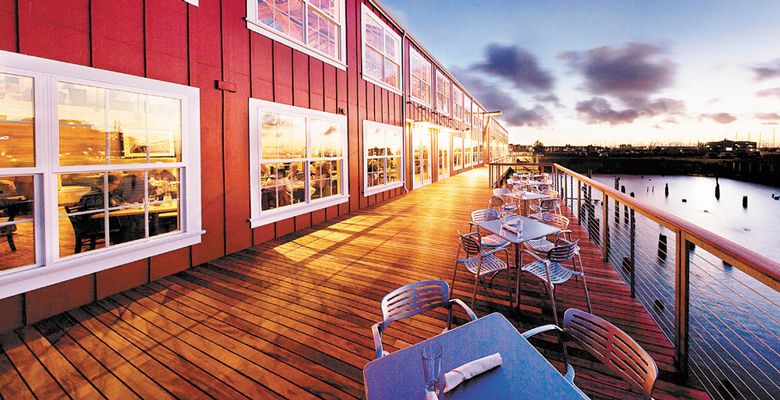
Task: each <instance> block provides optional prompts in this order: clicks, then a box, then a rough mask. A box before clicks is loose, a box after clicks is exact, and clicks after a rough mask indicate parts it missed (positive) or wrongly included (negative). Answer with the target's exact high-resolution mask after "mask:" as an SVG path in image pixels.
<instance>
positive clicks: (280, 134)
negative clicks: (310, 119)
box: [260, 113, 306, 160]
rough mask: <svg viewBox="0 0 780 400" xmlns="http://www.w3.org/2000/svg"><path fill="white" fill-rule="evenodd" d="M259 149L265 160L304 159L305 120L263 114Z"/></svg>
mask: <svg viewBox="0 0 780 400" xmlns="http://www.w3.org/2000/svg"><path fill="white" fill-rule="evenodd" d="M260 120H261V121H262V126H261V128H260V148H261V149H262V150H261V152H262V157H263V159H265V160H272V159H287V158H305V157H306V119H305V118H303V117H293V116H289V115H282V114H275V113H263V114H261V118H260Z"/></svg>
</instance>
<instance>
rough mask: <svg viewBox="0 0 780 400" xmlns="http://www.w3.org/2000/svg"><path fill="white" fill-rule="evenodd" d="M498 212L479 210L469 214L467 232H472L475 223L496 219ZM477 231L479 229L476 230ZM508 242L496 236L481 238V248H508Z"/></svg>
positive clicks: (490, 209) (489, 209) (487, 209)
mask: <svg viewBox="0 0 780 400" xmlns="http://www.w3.org/2000/svg"><path fill="white" fill-rule="evenodd" d="M498 217H499V216H498V211H496V210H494V209H492V208H480V209H479V210H474V211H472V212H471V222H469V226H470V227H469V231H472V230H473V229H474V227H475V226H477V223H479V222H482V221H491V220H494V219H498ZM477 229H479V228H477ZM508 245H509V241H508V240H506V239H504V238H502V237H501V236H499V235H496V234H490V235H487V236H482V247H488V248H491V249H492V248H496V247H504V246H508Z"/></svg>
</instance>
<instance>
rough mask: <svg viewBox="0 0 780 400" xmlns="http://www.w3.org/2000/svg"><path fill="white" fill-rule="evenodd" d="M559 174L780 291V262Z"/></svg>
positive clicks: (590, 182)
mask: <svg viewBox="0 0 780 400" xmlns="http://www.w3.org/2000/svg"><path fill="white" fill-rule="evenodd" d="M554 166H555V168H556V169H557V170H558V171H561V172H563V173H565V174H567V175H570V176H572V177H574V178H575V179H577V180H578V181H580V182H582V183H585V184H587V185H590V186H592V187H593V188H596V189H598V190H600V191H601V192H602V193H603V194H606V195H607V196H609V197H610V198H612V199H616V200H618V201H620V202H621V203H623V204H625V205H628V206H630V207H631V208H633V209H634V210H636V211H637V212H639V213H640V214H642V215H644V216H646V217H647V218H649V219H651V220H653V221H655V222H657V223H659V224H661V225H663V226H664V227H666V228H667V229H669V230H672V231H675V232H677V231H681V232H684V233H685V236H686V238H687V239H688V240H689V241H690V242H691V243H694V244H696V245H697V246H700V247H702V249H704V250H705V251H707V252H709V253H711V254H713V255H715V256H716V257H719V258H720V259H722V260H724V261H726V262H728V263H729V264H731V265H733V266H734V267H736V268H737V269H739V270H741V271H743V272H745V273H746V274H748V275H750V276H751V277H753V278H755V279H758V280H759V281H760V282H762V283H764V284H765V285H767V286H769V287H770V288H772V289H774V290H775V291H780V263H778V262H776V261H773V260H770V259H769V258H767V257H764V256H763V255H761V254H758V253H756V252H755V251H753V250H750V249H747V248H745V247H744V246H741V245H739V244H737V243H734V242H732V241H730V240H728V239H726V238H724V237H722V236H720V235H717V234H715V233H713V232H711V231H709V230H707V229H704V228H702V227H700V226H698V225H696V224H693V223H691V222H689V221H688V220H685V219H683V218H680V217H678V216H676V215H673V214H671V213H669V212H666V211H663V210H661V209H658V208H656V207H654V206H652V205H649V204H647V203H645V202H643V201H640V200H638V199H636V198H634V197H630V196H627V195H626V194H625V193H621V192H619V191H617V190H615V189H613V188H611V187H609V186H607V185H604V184H603V183H601V182H597V181H595V180H593V179H591V178H588V177H586V176H584V175H582V174H579V173H577V172H574V171H572V170H570V169H568V168H566V167H564V166H562V165H560V164H557V163H556V164H554Z"/></svg>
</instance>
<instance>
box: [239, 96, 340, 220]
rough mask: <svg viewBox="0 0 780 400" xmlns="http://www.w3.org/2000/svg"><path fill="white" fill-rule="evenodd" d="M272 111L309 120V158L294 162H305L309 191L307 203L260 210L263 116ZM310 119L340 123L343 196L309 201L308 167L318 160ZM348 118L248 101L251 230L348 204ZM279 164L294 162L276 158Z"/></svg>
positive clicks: (306, 185)
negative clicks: (314, 154)
mask: <svg viewBox="0 0 780 400" xmlns="http://www.w3.org/2000/svg"><path fill="white" fill-rule="evenodd" d="M264 112H270V113H279V114H284V115H293V116H296V117H303V118H306V157H303V158H304V159H305V160H304V161H300V160H299V159H297V158H296V159H295V162H303V164H304V165H305V167H304V177H305V183H304V187H305V188H306V201H305V202H301V203H297V204H292V205H288V206H284V207H280V208H274V209H271V210H261V208H262V199H261V198H260V193H261V190H262V187H261V186H260V164H261V163H262V161H263V159H262V157H261V152H262V143H260V128H261V121H260V113H264ZM310 119H320V120H329V121H334V122H337V123H338V124H339V125H340V126H341V134H342V141H341V143H342V149H341V171H339V176H340V178H341V194H338V195H332V196H328V197H323V198H319V199H310V197H311V194H310V193H309V190H310V189H309V180H310V179H311V176H310V175H311V174H310V173H309V168H308V165H309V163H310V162H311V160H312V159H315V158H316V159H319V157H312V156H311V152H310V148H311V140H310V130H309V129H310V124H309V120H310ZM347 139H348V134H347V117H346V115H340V114H333V113H328V112H324V111H317V110H311V109H308V108H303V107H295V106H289V105H286V104H280V103H274V102H270V101H266V100H258V99H253V98H250V99H249V177H250V204H251V207H252V209H251V216H250V218H249V221H250V223H251V225H252V228H257V227H259V226H262V225H266V224H270V223H272V222H276V221H281V220H283V219H287V218H290V217H295V216H298V215H302V214H306V213H310V212H312V211H317V210H321V209H323V208H327V207H330V206H334V205H337V204H341V203H346V202H347V201H349V159H348V156H347V155H348V154H349V145H348V143H347ZM274 161H278V162H293V161H286V160H284V159H279V160H277V159H274Z"/></svg>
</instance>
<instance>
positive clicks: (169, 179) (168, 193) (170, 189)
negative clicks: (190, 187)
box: [148, 168, 181, 203]
mask: <svg viewBox="0 0 780 400" xmlns="http://www.w3.org/2000/svg"><path fill="white" fill-rule="evenodd" d="M148 174H149V175H148V176H149V202H150V203H152V202H155V201H160V200H164V201H169V200H172V199H178V198H179V188H180V183H181V181H180V178H179V177H180V172H179V169H178V168H169V169H155V170H152V171H149V173H148Z"/></svg>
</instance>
